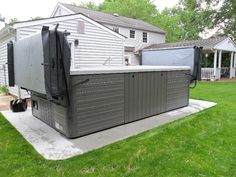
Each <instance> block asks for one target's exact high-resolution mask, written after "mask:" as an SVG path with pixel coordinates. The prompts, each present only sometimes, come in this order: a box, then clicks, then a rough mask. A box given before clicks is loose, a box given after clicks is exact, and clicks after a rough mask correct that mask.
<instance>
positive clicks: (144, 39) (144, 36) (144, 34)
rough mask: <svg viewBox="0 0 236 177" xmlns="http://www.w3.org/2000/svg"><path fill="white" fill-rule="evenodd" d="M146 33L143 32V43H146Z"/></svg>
mask: <svg viewBox="0 0 236 177" xmlns="http://www.w3.org/2000/svg"><path fill="white" fill-rule="evenodd" d="M147 41H148V40H147V33H146V32H143V42H144V43H147Z"/></svg>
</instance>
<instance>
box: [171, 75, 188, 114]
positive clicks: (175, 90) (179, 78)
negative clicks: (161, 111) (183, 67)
mask: <svg viewBox="0 0 236 177" xmlns="http://www.w3.org/2000/svg"><path fill="white" fill-rule="evenodd" d="M189 84H190V71H169V72H167V94H166V100H167V102H166V111H170V110H174V109H178V108H181V107H184V106H187V105H188V104H189Z"/></svg>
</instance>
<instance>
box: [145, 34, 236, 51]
mask: <svg viewBox="0 0 236 177" xmlns="http://www.w3.org/2000/svg"><path fill="white" fill-rule="evenodd" d="M194 46H198V47H203V49H204V50H211V49H216V50H224V51H235V52H236V44H235V43H234V41H232V40H231V39H230V38H229V37H214V38H208V39H200V40H191V41H181V42H172V43H162V44H152V45H150V46H148V47H146V48H144V49H146V50H149V49H150V50H155V49H163V48H180V47H194Z"/></svg>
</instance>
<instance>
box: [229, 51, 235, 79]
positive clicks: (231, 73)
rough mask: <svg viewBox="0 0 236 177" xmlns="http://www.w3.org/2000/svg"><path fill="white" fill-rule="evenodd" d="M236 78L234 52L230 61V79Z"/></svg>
mask: <svg viewBox="0 0 236 177" xmlns="http://www.w3.org/2000/svg"><path fill="white" fill-rule="evenodd" d="M233 77H235V69H234V52H231V59H230V76H229V78H230V79H231V78H233Z"/></svg>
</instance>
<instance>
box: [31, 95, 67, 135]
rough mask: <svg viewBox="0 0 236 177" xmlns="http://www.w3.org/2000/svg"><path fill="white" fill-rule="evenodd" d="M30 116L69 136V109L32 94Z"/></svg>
mask: <svg viewBox="0 0 236 177" xmlns="http://www.w3.org/2000/svg"><path fill="white" fill-rule="evenodd" d="M31 98H32V114H33V115H34V116H35V117H37V118H38V119H39V120H41V121H43V122H45V123H46V124H48V125H49V126H50V127H52V128H54V129H56V130H57V131H59V132H61V133H62V134H64V135H65V136H67V137H69V136H70V134H71V133H70V127H69V124H68V123H69V118H70V116H69V108H68V107H64V106H60V105H58V104H56V103H53V102H50V101H49V100H48V99H46V98H44V97H40V96H38V95H37V94H34V93H32V95H31Z"/></svg>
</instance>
